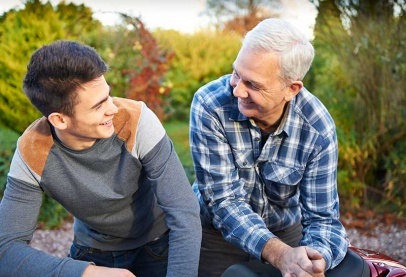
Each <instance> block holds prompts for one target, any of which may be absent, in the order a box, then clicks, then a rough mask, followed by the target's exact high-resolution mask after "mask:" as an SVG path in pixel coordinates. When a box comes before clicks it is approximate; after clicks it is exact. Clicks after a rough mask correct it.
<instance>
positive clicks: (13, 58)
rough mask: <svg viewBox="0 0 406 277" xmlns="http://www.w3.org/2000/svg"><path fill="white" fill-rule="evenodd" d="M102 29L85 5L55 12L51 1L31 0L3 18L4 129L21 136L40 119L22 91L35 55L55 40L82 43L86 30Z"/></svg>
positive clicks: (0, 101)
mask: <svg viewBox="0 0 406 277" xmlns="http://www.w3.org/2000/svg"><path fill="white" fill-rule="evenodd" d="M58 9H61V11H59V10H58ZM44 18H46V19H47V20H44ZM100 26H101V25H100V22H98V21H94V20H93V19H92V15H91V12H90V10H89V9H88V8H85V7H84V6H83V5H80V6H75V5H73V4H69V5H66V4H64V3H61V4H59V5H58V8H57V9H54V8H53V7H52V5H51V4H50V3H49V2H47V3H46V4H42V3H41V1H39V0H30V1H27V2H26V3H25V8H24V9H21V10H18V11H15V10H11V11H9V12H7V13H5V14H4V15H3V17H2V18H1V21H0V56H1V57H4V58H3V59H1V60H0V118H1V119H2V124H3V125H4V126H6V127H8V128H10V129H12V130H14V131H16V132H19V133H21V132H23V131H24V129H25V128H26V127H27V126H28V125H29V124H30V123H31V122H32V121H33V120H34V119H36V118H38V117H40V113H39V112H38V111H37V110H36V109H35V108H34V107H33V106H32V105H31V103H30V101H29V100H28V98H27V97H26V96H25V95H24V93H23V91H22V82H23V79H24V75H25V71H26V66H27V64H28V61H29V58H30V56H31V54H32V53H33V52H34V51H35V50H36V49H38V48H39V47H41V46H42V45H44V44H48V43H50V42H52V41H54V40H58V39H79V40H80V36H82V34H83V33H82V31H84V30H88V29H89V30H90V29H91V30H96V29H97V28H98V27H100Z"/></svg>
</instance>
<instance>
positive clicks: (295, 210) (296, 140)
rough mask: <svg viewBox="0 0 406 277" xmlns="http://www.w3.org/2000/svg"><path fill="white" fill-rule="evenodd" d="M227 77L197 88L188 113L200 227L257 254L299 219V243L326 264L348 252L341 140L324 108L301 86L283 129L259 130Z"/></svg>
mask: <svg viewBox="0 0 406 277" xmlns="http://www.w3.org/2000/svg"><path fill="white" fill-rule="evenodd" d="M230 76H231V75H225V76H223V77H221V78H219V79H218V80H215V81H212V82H210V83H208V84H207V85H205V86H203V87H202V88H200V89H199V90H198V91H197V92H196V94H195V95H194V98H193V102H192V105H191V112H190V146H191V153H192V157H193V161H194V167H195V173H196V180H195V182H194V184H193V190H194V192H195V194H196V196H197V197H198V199H199V202H200V206H201V215H202V218H203V226H205V225H206V226H214V227H215V228H217V229H219V230H221V232H222V234H223V236H224V238H225V239H226V240H227V241H229V242H231V243H233V244H234V245H237V246H239V247H240V248H242V249H244V250H245V251H247V252H248V253H250V254H251V255H253V256H254V257H256V258H258V259H260V258H261V251H262V249H263V247H264V246H265V243H266V242H267V241H268V240H269V239H270V238H272V237H275V235H274V234H273V233H272V231H273V232H276V231H279V230H283V229H286V228H287V227H289V226H291V225H293V224H294V223H296V222H299V221H300V220H301V223H302V225H303V238H302V240H301V241H300V245H306V246H309V247H312V248H314V249H316V250H318V251H319V252H320V253H321V254H322V255H323V257H324V259H325V260H326V268H327V269H329V268H333V267H335V266H336V265H337V264H338V263H339V262H340V261H341V260H342V259H343V258H344V256H345V254H346V251H347V246H348V242H347V239H346V232H345V229H344V227H343V225H342V224H341V222H340V221H339V199H338V193H337V159H338V150H337V137H336V130H335V124H334V121H333V119H332V118H331V116H330V115H329V113H328V111H327V110H326V108H325V107H324V105H323V104H322V103H321V102H320V101H319V100H318V99H317V98H316V97H315V96H314V95H312V94H311V93H310V92H308V91H307V90H306V89H305V88H303V89H302V90H301V91H300V93H299V94H298V95H297V96H296V97H295V98H294V99H293V100H292V101H291V102H290V103H289V106H288V108H287V110H286V112H285V115H284V117H283V119H282V122H281V124H280V126H279V128H278V129H277V130H276V131H275V132H274V133H273V134H271V135H270V136H269V138H268V139H267V141H266V143H265V144H264V145H263V146H261V143H262V142H261V132H260V129H259V128H258V127H257V126H256V125H255V123H254V121H253V120H252V119H249V118H247V117H245V116H244V115H242V114H241V113H240V112H239V110H238V106H237V98H236V97H234V96H233V94H232V87H231V86H230V84H229V82H230Z"/></svg>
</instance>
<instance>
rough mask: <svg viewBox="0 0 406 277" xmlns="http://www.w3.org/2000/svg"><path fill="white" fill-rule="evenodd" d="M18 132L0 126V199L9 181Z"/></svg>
mask: <svg viewBox="0 0 406 277" xmlns="http://www.w3.org/2000/svg"><path fill="white" fill-rule="evenodd" d="M17 138H18V133H16V132H13V131H11V130H8V129H4V128H2V127H0V145H1V148H0V199H1V197H2V196H3V191H4V189H5V186H6V183H7V174H8V171H9V168H10V163H11V159H12V158H13V154H14V151H15V147H16V141H17Z"/></svg>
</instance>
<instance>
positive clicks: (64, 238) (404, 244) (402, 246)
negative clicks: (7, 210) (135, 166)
mask: <svg viewBox="0 0 406 277" xmlns="http://www.w3.org/2000/svg"><path fill="white" fill-rule="evenodd" d="M341 221H342V222H343V224H344V225H345V227H346V229H347V233H348V238H349V240H350V242H351V244H352V245H354V246H356V247H358V248H363V249H369V250H374V251H377V252H380V253H383V254H386V255H388V256H390V257H392V258H394V259H395V260H398V261H399V262H401V263H402V264H404V265H406V218H397V217H395V216H394V215H391V214H383V215H376V214H375V213H373V212H370V211H365V212H360V213H357V215H352V214H350V213H345V214H343V215H342V216H341ZM72 239H73V232H72V223H71V222H65V223H64V224H63V225H62V227H61V228H59V229H57V230H41V229H38V230H37V231H35V233H34V238H33V240H32V242H31V245H32V246H33V247H35V248H37V249H41V250H43V251H45V252H48V253H50V254H53V255H55V256H58V257H66V255H67V254H68V252H69V247H70V245H71V242H72Z"/></svg>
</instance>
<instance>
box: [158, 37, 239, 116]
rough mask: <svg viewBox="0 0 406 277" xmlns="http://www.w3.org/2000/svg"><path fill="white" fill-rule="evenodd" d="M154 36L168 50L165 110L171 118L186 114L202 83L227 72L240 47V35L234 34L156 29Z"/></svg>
mask: <svg viewBox="0 0 406 277" xmlns="http://www.w3.org/2000/svg"><path fill="white" fill-rule="evenodd" d="M154 35H155V37H156V38H157V40H158V41H159V42H160V44H161V45H162V46H163V47H167V48H170V49H172V50H173V51H174V52H175V57H174V59H173V60H172V62H171V66H170V69H169V72H168V74H167V75H166V78H167V82H168V83H169V85H170V86H171V87H172V90H171V93H170V95H169V96H168V100H169V103H170V104H169V106H168V110H167V113H168V115H169V118H171V119H174V120H185V118H188V117H189V109H190V103H191V101H192V97H193V94H194V93H195V92H196V90H197V89H198V88H199V87H201V86H202V85H204V84H206V83H207V82H209V81H212V80H214V79H217V78H218V77H220V76H221V75H224V74H228V73H231V71H232V63H233V62H234V59H235V57H236V56H237V53H238V50H239V48H240V46H241V37H240V36H239V35H237V34H234V33H216V32H210V31H201V32H198V33H195V34H192V35H183V34H180V33H178V32H176V31H163V30H158V31H156V32H154Z"/></svg>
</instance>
